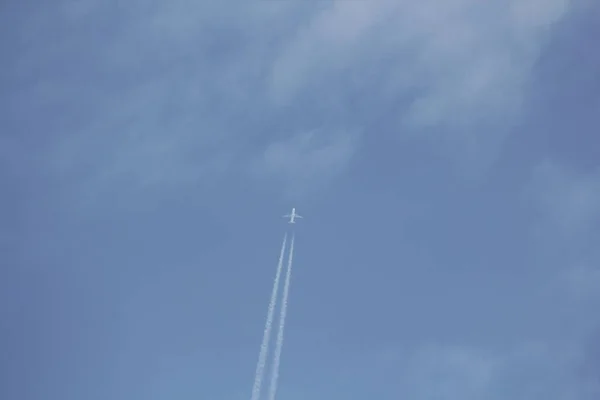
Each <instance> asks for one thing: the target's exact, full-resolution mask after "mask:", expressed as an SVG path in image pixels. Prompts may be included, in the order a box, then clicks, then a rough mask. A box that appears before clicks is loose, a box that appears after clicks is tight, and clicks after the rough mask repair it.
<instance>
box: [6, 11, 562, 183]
mask: <svg viewBox="0 0 600 400" xmlns="http://www.w3.org/2000/svg"><path fill="white" fill-rule="evenodd" d="M568 5H569V2H568V1H567V0H552V1H549V2H548V1H546V2H543V3H542V2H540V1H539V0H526V1H517V0H512V1H509V2H502V3H498V4H497V3H490V2H480V1H476V0H452V1H441V0H427V1H425V2H420V3H415V2H409V1H393V0H373V1H348V0H335V1H330V2H327V3H322V2H282V1H271V2H259V3H247V2H234V3H227V4H225V3H223V4H221V3H218V4H217V3H210V2H200V3H198V2H193V1H189V0H174V1H171V2H167V3H156V2H145V1H136V2H120V3H119V5H118V7H111V6H108V5H102V4H101V3H99V2H95V1H86V2H77V4H74V3H73V4H72V2H63V3H62V7H54V8H52V10H49V9H45V8H43V7H40V8H38V9H37V11H36V12H33V11H32V12H31V13H29V14H27V16H26V17H25V18H26V20H23V21H21V22H22V23H19V27H20V31H19V32H17V33H16V37H19V38H20V40H21V41H22V42H23V43H25V44H26V45H24V46H22V47H20V48H18V49H17V50H15V51H16V52H17V53H15V54H14V57H12V58H13V59H14V63H13V64H12V65H10V66H8V67H7V69H6V70H7V71H9V72H8V73H9V75H11V76H9V78H10V79H11V81H14V82H17V83H18V87H19V91H18V92H15V93H13V95H14V98H13V100H14V101H12V102H11V104H12V107H14V109H15V110H21V111H20V112H23V113H25V112H24V111H23V110H26V109H28V110H29V111H28V112H27V113H25V114H27V115H25V114H24V115H23V116H22V117H21V118H23V119H26V118H27V119H28V120H29V116H30V115H36V117H37V118H36V121H38V123H40V124H44V130H45V132H44V134H45V135H46V137H52V138H54V139H53V140H52V143H50V144H49V145H48V146H45V147H43V149H44V150H37V151H38V152H40V153H44V156H45V157H46V158H45V159H47V160H48V165H43V166H41V168H44V169H45V170H48V171H54V176H55V177H56V179H57V180H59V181H61V182H62V183H65V182H66V183H67V184H69V185H77V184H79V185H81V186H82V187H85V188H94V190H92V191H100V192H102V191H104V190H111V191H112V190H113V189H114V188H113V189H110V188H111V185H113V186H115V185H116V186H117V187H121V186H122V185H123V182H126V186H127V187H128V188H130V189H131V190H135V189H137V188H143V187H147V185H149V184H152V185H160V184H162V183H167V184H172V183H178V182H179V183H185V184H190V183H192V182H199V181H202V180H203V179H205V178H206V177H207V176H211V175H212V176H217V175H215V173H216V174H222V173H223V171H233V170H235V171H237V172H238V173H239V172H241V171H243V170H245V169H246V168H247V166H245V165H240V164H238V163H237V162H236V161H235V160H240V159H243V160H254V161H253V164H252V168H253V171H255V172H256V171H263V172H265V173H266V174H267V176H272V177H275V178H277V179H281V180H284V181H286V182H289V181H292V182H300V181H301V182H302V184H301V185H299V184H295V185H296V186H297V187H300V186H302V187H305V188H309V187H310V186H311V184H310V181H311V180H312V179H316V178H317V177H318V178H319V182H323V178H324V177H329V178H333V177H335V176H336V175H337V174H339V173H341V172H342V171H343V169H344V166H346V165H348V163H349V162H350V160H351V158H352V155H353V154H354V153H355V152H356V151H357V147H356V146H357V143H358V141H357V136H356V134H355V132H361V131H364V129H363V128H364V126H363V125H364V124H365V123H367V122H368V121H369V120H370V119H373V118H375V117H376V116H377V115H378V114H377V113H378V112H379V110H380V109H382V108H389V107H390V104H396V103H397V99H398V98H408V97H410V98H413V99H414V101H412V102H410V103H405V104H404V105H402V106H400V107H399V108H398V109H397V110H394V111H395V114H396V115H395V116H393V118H392V119H391V120H390V121H389V122H388V123H386V125H387V126H389V127H390V129H393V130H405V131H410V130H411V129H412V130H414V129H419V127H422V126H424V125H425V126H435V127H441V128H443V127H444V126H446V125H457V124H458V125H459V126H460V125H469V124H477V123H478V122H479V121H485V120H499V118H501V117H504V116H506V115H513V114H514V113H516V112H517V111H518V110H519V109H520V103H521V101H522V100H523V96H524V84H525V83H526V82H527V80H528V78H529V76H530V73H531V68H532V66H533V64H534V62H535V60H536V56H537V54H538V52H539V51H540V49H541V46H542V44H543V38H544V34H545V32H546V30H547V28H548V26H550V25H551V24H552V23H553V22H556V21H559V20H560V18H561V17H562V16H563V15H565V13H566V11H567V9H568ZM50 11H52V12H50ZM15 29H16V28H15ZM353 104H354V106H353V107H352V105H353ZM293 110H295V111H293ZM298 115H302V116H303V117H302V118H303V119H302V121H301V123H298V124H296V122H297V119H298V118H299V117H298ZM294 118H295V119H294ZM273 120H280V121H290V122H286V123H285V125H286V126H285V127H283V129H280V127H277V129H278V130H279V131H280V132H290V135H291V136H290V137H287V138H286V137H283V138H281V137H280V138H278V139H277V140H276V142H275V143H273V144H271V145H267V150H266V152H263V150H264V147H263V148H261V146H257V145H255V143H260V142H264V140H265V136H269V135H272V134H273V132H265V131H264V130H265V127H267V128H268V127H269V123H265V122H264V121H273ZM294 121H296V122H294ZM307 121H309V123H308V126H307ZM311 124H312V125H311ZM45 125H48V126H47V127H46V126H45ZM322 125H327V126H328V129H327V130H322V131H321V132H320V133H319V138H318V140H319V141H322V142H323V143H327V144H317V145H315V144H314V140H315V138H316V136H311V138H310V139H308V136H307V134H305V133H303V134H300V136H295V135H296V134H295V133H294V132H298V131H306V130H310V129H313V128H314V127H316V126H322ZM459 131H460V132H467V131H466V130H460V129H459V130H454V131H453V134H456V135H457V137H456V138H455V139H456V140H457V141H460V142H464V141H466V142H468V143H470V144H469V145H472V144H473V143H476V144H477V146H479V145H478V143H480V142H487V140H488V139H487V138H485V135H488V134H489V133H484V132H482V133H478V134H477V138H476V139H474V138H473V137H472V136H473V134H472V133H468V134H467V133H464V134H461V135H462V136H461V135H458V134H457V133H456V132H459ZM346 132H351V133H346ZM440 132H446V130H444V129H440ZM28 134H30V133H29V132H28ZM40 134H41V133H40ZM369 134H376V133H374V132H369ZM346 135H348V136H347V137H346ZM489 135H491V134H489ZM489 140H490V141H492V142H494V143H497V142H500V141H499V140H498V139H497V138H490V139H489ZM295 146H297V147H295ZM477 146H476V147H477ZM40 148H42V147H41V146H40ZM286 157H288V158H287V159H284V158H286ZM257 159H258V160H262V161H261V162H257V161H256V160H257ZM261 163H262V165H261ZM49 168H51V169H49ZM52 168H53V169H52ZM232 168H233V169H232ZM316 170H318V171H319V172H318V173H316V172H315V171H316ZM107 188H108V189H107ZM288 189H289V188H288ZM86 190H87V189H86Z"/></svg>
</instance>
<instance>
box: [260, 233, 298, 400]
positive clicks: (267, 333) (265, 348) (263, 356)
mask: <svg viewBox="0 0 600 400" xmlns="http://www.w3.org/2000/svg"><path fill="white" fill-rule="evenodd" d="M286 241H287V233H286V234H285V235H284V236H283V244H282V245H281V252H280V254H279V262H278V263H277V273H276V274H275V281H274V282H273V291H272V292H271V300H270V301H269V309H268V312H267V321H266V322H265V330H264V333H263V339H262V343H261V345H260V353H259V355H258V362H257V364H256V373H255V375H254V386H253V387H252V398H251V399H252V400H258V398H259V397H260V389H261V385H262V381H263V377H264V375H265V373H264V371H265V364H266V361H267V355H268V352H269V338H270V337H271V327H272V326H273V314H275V304H276V302H277V291H278V289H279V280H280V277H281V270H282V269H283V255H284V252H285V244H286ZM292 243H293V239H292Z"/></svg>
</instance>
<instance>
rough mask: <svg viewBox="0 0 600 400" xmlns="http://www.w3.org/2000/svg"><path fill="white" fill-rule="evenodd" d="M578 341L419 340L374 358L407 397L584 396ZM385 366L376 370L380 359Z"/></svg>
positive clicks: (552, 399)
mask: <svg viewBox="0 0 600 400" xmlns="http://www.w3.org/2000/svg"><path fill="white" fill-rule="evenodd" d="M582 352H583V349H582V348H581V346H578V345H575V344H573V343H566V342H556V343H550V342H524V343H520V344H516V345H511V346H504V347H503V348H496V349H495V350H493V351H492V350H489V349H487V350H485V349H483V348H482V347H479V346H459V345H442V344H437V345H420V346H416V347H414V348H413V349H412V350H411V351H410V352H408V351H392V352H390V351H389V349H388V351H386V354H385V356H384V357H379V358H378V359H377V360H376V361H374V362H373V363H374V365H375V368H377V371H378V373H380V374H384V375H385V376H386V377H390V378H388V379H393V378H391V376H393V374H392V375H390V373H391V372H392V371H398V372H400V374H399V375H397V376H396V377H395V378H396V381H397V385H396V391H397V396H398V397H402V398H411V399H433V398H435V399H448V400H450V399H465V400H469V399H478V400H505V399H515V400H521V399H522V400H531V399H540V400H541V399H544V400H566V399H577V400H579V399H582V400H583V399H587V397H585V394H586V390H587V388H585V387H584V386H583V381H582V380H580V377H578V376H577V373H576V370H577V368H578V366H579V365H580V362H581V360H582V356H583V354H582ZM379 364H381V366H383V368H384V369H385V371H384V370H380V369H379V368H380V365H379Z"/></svg>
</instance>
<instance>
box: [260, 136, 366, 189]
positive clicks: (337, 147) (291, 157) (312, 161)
mask: <svg viewBox="0 0 600 400" xmlns="http://www.w3.org/2000/svg"><path fill="white" fill-rule="evenodd" d="M357 146H358V135H357V134H353V133H348V132H328V131H326V130H324V129H319V130H312V131H306V132H300V133H296V134H295V135H293V136H291V137H289V138H286V139H283V140H280V141H277V142H272V143H270V144H269V145H268V146H267V148H266V149H265V151H264V153H262V154H261V155H260V156H259V157H258V158H257V159H256V160H255V163H254V169H253V172H254V173H255V174H257V175H258V176H265V175H266V176H269V177H275V178H277V179H280V180H282V181H284V182H285V186H286V188H287V191H288V195H292V196H297V195H299V194H300V193H302V192H305V191H306V190H310V189H311V188H313V187H315V186H316V187H320V185H321V184H323V183H325V182H327V181H329V180H330V179H331V177H332V176H335V175H337V174H339V173H340V172H341V171H342V170H344V169H345V167H346V166H347V165H348V163H349V162H350V160H351V158H352V156H353V155H354V153H355V151H356V149H357Z"/></svg>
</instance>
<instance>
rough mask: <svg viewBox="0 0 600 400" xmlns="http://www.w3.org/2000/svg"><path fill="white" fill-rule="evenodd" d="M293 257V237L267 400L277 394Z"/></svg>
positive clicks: (270, 399) (272, 399)
mask: <svg viewBox="0 0 600 400" xmlns="http://www.w3.org/2000/svg"><path fill="white" fill-rule="evenodd" d="M293 257H294V236H292V242H291V244H290V254H289V256H288V264H287V271H286V273H285V284H284V286H283V296H282V301H281V310H280V314H279V331H278V332H277V341H276V342H275V354H274V356H273V370H272V372H271V386H270V388H269V400H275V395H276V394H277V383H278V382H277V381H278V380H279V363H280V360H281V350H282V349H283V333H284V329H285V317H286V314H287V303H288V295H289V291H290V279H291V276H292V258H293Z"/></svg>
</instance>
